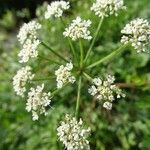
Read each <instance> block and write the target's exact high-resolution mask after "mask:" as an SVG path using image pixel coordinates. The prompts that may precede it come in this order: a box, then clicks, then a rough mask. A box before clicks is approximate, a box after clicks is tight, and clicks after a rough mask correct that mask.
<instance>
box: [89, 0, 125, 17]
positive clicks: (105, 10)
mask: <svg viewBox="0 0 150 150" xmlns="http://www.w3.org/2000/svg"><path fill="white" fill-rule="evenodd" d="M125 8H126V7H125V6H124V2H123V0H96V2H95V3H93V5H92V7H91V10H92V11H94V12H95V14H96V15H97V16H99V17H108V16H110V15H113V14H115V15H116V16H117V15H118V11H119V10H121V9H125Z"/></svg>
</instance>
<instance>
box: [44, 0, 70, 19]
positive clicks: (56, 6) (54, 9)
mask: <svg viewBox="0 0 150 150" xmlns="http://www.w3.org/2000/svg"><path fill="white" fill-rule="evenodd" d="M69 8H70V4H69V2H65V1H54V2H52V3H51V4H50V5H48V6H47V11H46V12H45V19H49V18H50V17H52V16H54V17H61V16H62V14H63V11H64V10H67V9H69Z"/></svg>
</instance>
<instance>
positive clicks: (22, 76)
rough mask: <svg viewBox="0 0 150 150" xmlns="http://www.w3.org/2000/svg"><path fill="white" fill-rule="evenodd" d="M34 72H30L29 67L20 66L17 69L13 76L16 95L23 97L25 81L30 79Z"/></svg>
mask: <svg viewBox="0 0 150 150" xmlns="http://www.w3.org/2000/svg"><path fill="white" fill-rule="evenodd" d="M33 77H34V74H32V73H31V67H30V66H26V67H22V68H21V69H20V70H18V71H17V74H16V75H15V76H14V77H13V87H14V90H15V92H16V94H17V95H19V96H22V97H24V92H26V87H25V85H26V83H27V81H31V80H32V79H33Z"/></svg>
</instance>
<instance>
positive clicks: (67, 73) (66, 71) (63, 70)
mask: <svg viewBox="0 0 150 150" xmlns="http://www.w3.org/2000/svg"><path fill="white" fill-rule="evenodd" d="M72 69H73V64H72V63H71V62H70V63H67V64H66V66H64V65H61V66H60V67H59V69H58V70H56V71H55V75H56V77H57V78H56V81H57V88H62V86H63V84H65V83H66V82H70V83H74V82H75V81H76V79H75V77H74V76H72V75H71V70H72Z"/></svg>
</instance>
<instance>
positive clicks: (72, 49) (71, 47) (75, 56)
mask: <svg viewBox="0 0 150 150" xmlns="http://www.w3.org/2000/svg"><path fill="white" fill-rule="evenodd" d="M67 39H68V42H69V45H70V49H71V51H72V54H73V56H74V58H75V60H76V61H77V60H78V58H77V55H76V52H75V49H74V46H73V44H72V42H71V40H70V38H68V37H67ZM77 62H78V61H77Z"/></svg>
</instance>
